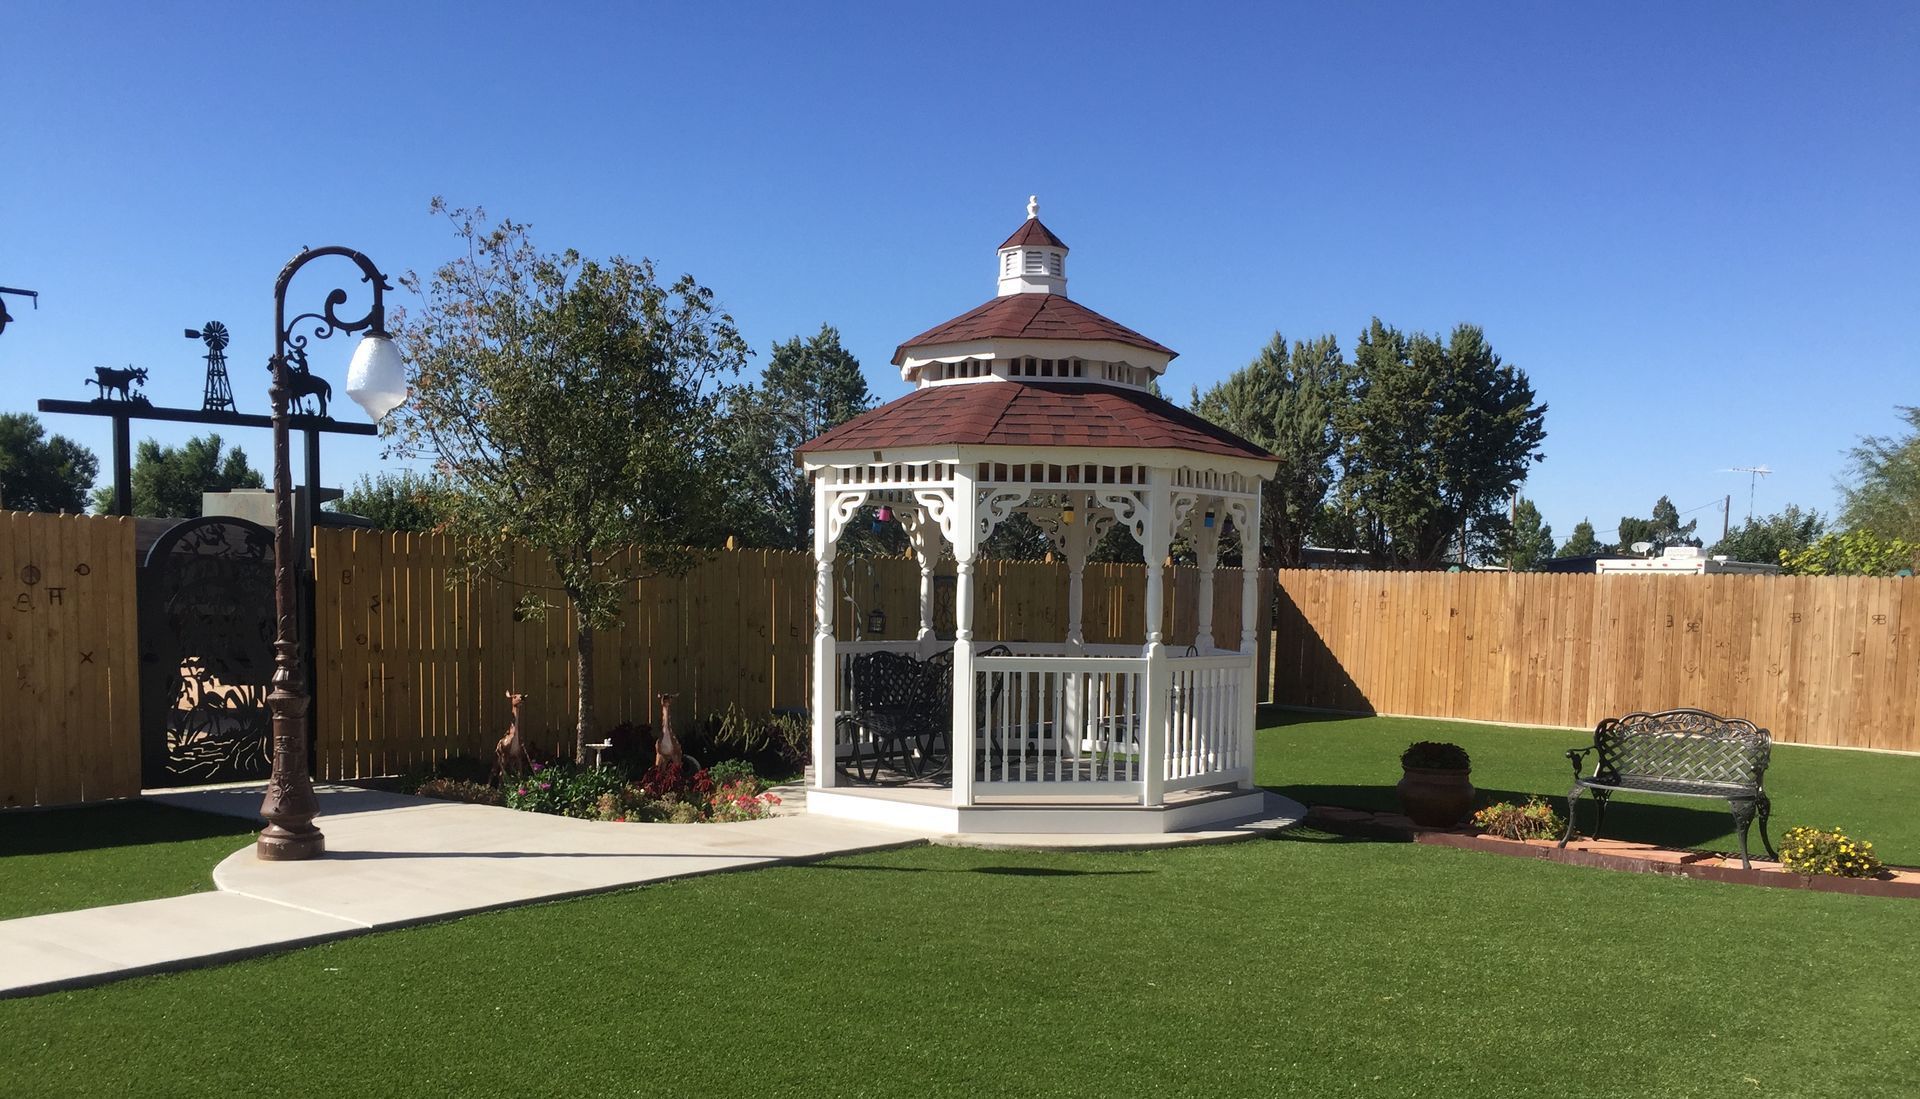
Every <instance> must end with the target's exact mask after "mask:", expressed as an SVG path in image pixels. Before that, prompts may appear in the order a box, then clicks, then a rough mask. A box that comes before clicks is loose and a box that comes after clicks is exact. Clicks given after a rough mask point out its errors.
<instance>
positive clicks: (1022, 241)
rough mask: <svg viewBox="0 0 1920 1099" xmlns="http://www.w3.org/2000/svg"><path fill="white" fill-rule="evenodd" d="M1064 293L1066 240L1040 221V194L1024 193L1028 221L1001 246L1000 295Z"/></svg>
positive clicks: (1065, 288) (1065, 283)
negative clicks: (1055, 234)
mask: <svg viewBox="0 0 1920 1099" xmlns="http://www.w3.org/2000/svg"><path fill="white" fill-rule="evenodd" d="M1066 293H1067V242H1066V241H1063V240H1061V239H1060V238H1059V237H1056V236H1054V235H1053V230H1051V229H1049V228H1047V227H1046V226H1045V225H1042V224H1040V196H1039V195H1028V196H1027V220H1026V222H1025V223H1024V224H1023V225H1021V226H1020V228H1018V229H1015V230H1014V231H1013V235H1012V236H1010V237H1008V238H1007V241H1006V243H1005V244H1002V245H1001V246H1000V296H1001V297H1006V296H1007V295H1008V294H1059V295H1060V296H1062V297H1065V296H1066Z"/></svg>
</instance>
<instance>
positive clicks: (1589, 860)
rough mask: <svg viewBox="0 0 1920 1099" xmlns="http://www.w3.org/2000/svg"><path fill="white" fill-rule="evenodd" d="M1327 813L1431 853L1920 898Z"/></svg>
mask: <svg viewBox="0 0 1920 1099" xmlns="http://www.w3.org/2000/svg"><path fill="white" fill-rule="evenodd" d="M1328 808H1330V807H1329V806H1324V805H1316V806H1314V807H1312V808H1311V809H1309V810H1308V811H1307V823H1309V824H1313V825H1316V826H1319V827H1323V828H1327V829H1329V830H1331V831H1340V830H1342V829H1343V828H1346V829H1355V826H1358V829H1357V830H1370V831H1388V832H1393V833H1396V834H1398V835H1402V836H1405V837H1406V838H1407V839H1409V840H1411V841H1412V842H1414V843H1418V844H1424V845H1426V846H1428V847H1451V848H1453V849H1455V850H1459V851H1485V852H1488V853H1490V854H1495V855H1506V856H1508V857H1511V858H1533V859H1545V860H1546V861H1548V862H1557V863H1563V864H1565V865H1568V866H1587V867H1593V868H1596V869H1600V870H1624V871H1628V872H1637V873H1642V874H1666V875H1669V876H1674V877H1683V878H1698V879H1701V880H1703V881H1718V882H1729V883H1732V884H1735V885H1758V886H1764V887H1767V888H1770V889H1803V890H1810V891H1812V892H1816V893H1843V894H1847V895H1849V896H1856V897H1906V898H1920V878H1916V877H1910V876H1905V875H1903V876H1902V877H1901V878H1897V879H1887V878H1839V877H1827V876H1825V875H1813V874H1794V873H1790V872H1787V871H1783V870H1777V869H1770V870H1762V869H1753V870H1743V869H1741V868H1740V867H1738V866H1721V865H1716V864H1717V862H1718V860H1719V858H1720V856H1718V855H1713V854H1710V853H1708V852H1704V851H1680V849H1678V848H1658V849H1657V850H1662V851H1678V852H1679V853H1680V854H1681V855H1682V858H1681V859H1680V860H1679V861H1667V860H1661V859H1650V858H1642V857H1639V856H1636V855H1633V854H1629V853H1625V852H1620V851H1589V850H1584V849H1582V848H1580V847H1578V846H1568V847H1565V848H1562V847H1560V846H1558V845H1557V844H1556V843H1553V842H1550V841H1536V842H1531V843H1530V842H1528V841H1526V840H1510V839H1504V838H1502V837H1500V836H1489V835H1483V834H1479V833H1474V832H1466V831H1444V830H1439V829H1432V828H1423V827H1420V826H1419V825H1416V824H1413V823H1412V822H1411V821H1406V818H1404V817H1400V816H1399V815H1398V814H1382V813H1374V814H1369V815H1368V816H1367V817H1366V818H1364V819H1357V820H1356V819H1353V818H1348V817H1345V814H1347V813H1352V812H1356V811H1355V810H1340V813H1341V814H1342V817H1341V818H1335V817H1332V816H1329V815H1326V814H1324V813H1323V812H1322V810H1325V809H1328ZM1403 822H1404V823H1403ZM1579 842H1580V841H1579V840H1575V841H1574V843H1575V844H1578V843H1579Z"/></svg>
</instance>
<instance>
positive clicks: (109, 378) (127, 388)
mask: <svg viewBox="0 0 1920 1099" xmlns="http://www.w3.org/2000/svg"><path fill="white" fill-rule="evenodd" d="M87 384H88V385H91V386H93V387H95V388H97V389H98V390H99V391H100V395H99V396H98V397H95V398H94V400H95V401H128V402H131V403H133V404H150V403H152V402H150V401H148V400H147V398H146V395H145V394H143V393H135V392H134V391H133V389H134V387H136V386H142V385H145V384H147V368H146V367H144V366H132V365H129V366H128V367H127V368H126V369H125V370H121V369H120V368H118V367H113V366H96V367H94V368H93V377H91V378H88V379H87ZM115 393H118V394H119V396H118V397H116V396H114V394H115Z"/></svg>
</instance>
